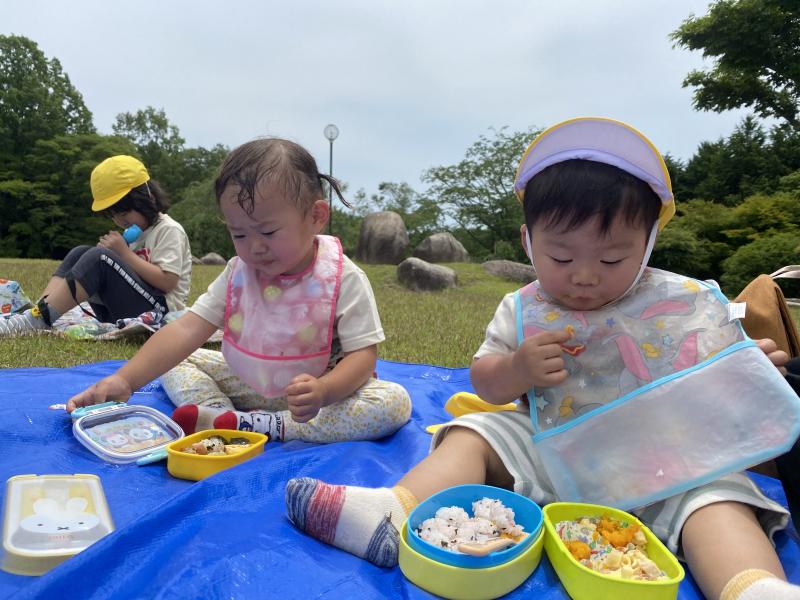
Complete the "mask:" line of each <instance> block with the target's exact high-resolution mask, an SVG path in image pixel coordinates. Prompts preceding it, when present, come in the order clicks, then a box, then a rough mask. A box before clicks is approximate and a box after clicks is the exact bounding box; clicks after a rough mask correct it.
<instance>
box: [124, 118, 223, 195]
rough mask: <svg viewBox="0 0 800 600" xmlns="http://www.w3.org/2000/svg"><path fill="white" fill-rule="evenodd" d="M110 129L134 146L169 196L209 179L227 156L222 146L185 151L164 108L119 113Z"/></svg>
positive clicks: (176, 128)
mask: <svg viewBox="0 0 800 600" xmlns="http://www.w3.org/2000/svg"><path fill="white" fill-rule="evenodd" d="M112 129H113V130H114V133H116V134H117V135H119V136H122V137H124V138H126V139H128V140H130V141H131V142H133V143H134V144H135V145H136V149H137V153H138V154H139V156H141V158H142V162H143V163H144V164H145V166H146V167H147V170H148V171H149V173H150V175H151V176H152V177H153V178H154V179H156V180H158V182H159V183H161V184H162V185H163V186H164V188H165V189H166V190H167V191H168V192H170V193H171V194H179V193H181V192H182V190H184V189H185V188H186V187H187V186H189V184H191V183H193V182H195V181H202V180H204V179H206V178H208V177H210V176H211V175H212V173H213V172H215V171H216V170H217V168H218V167H219V166H220V165H221V164H222V161H223V160H225V157H226V156H227V154H228V152H229V150H228V148H227V147H226V146H223V145H222V144H217V145H215V146H214V147H213V148H211V149H207V148H203V147H201V146H200V147H197V148H185V147H184V143H185V140H184V139H183V137H181V134H180V131H179V129H178V127H177V126H176V125H173V124H172V123H171V122H170V120H169V119H168V118H167V115H166V113H165V112H164V109H163V108H162V109H155V108H153V107H152V106H148V107H147V108H145V109H143V110H137V111H136V112H135V113H129V112H125V113H120V114H118V115H117V118H116V121H115V122H114V124H113V125H112Z"/></svg>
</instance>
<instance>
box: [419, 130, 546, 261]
mask: <svg viewBox="0 0 800 600" xmlns="http://www.w3.org/2000/svg"><path fill="white" fill-rule="evenodd" d="M491 131H492V132H493V134H494V135H493V137H487V136H485V135H481V136H480V137H479V138H478V141H477V142H475V143H474V144H473V145H472V146H470V147H469V148H468V149H467V152H466V156H465V157H464V159H463V160H462V161H461V162H459V163H458V164H455V165H450V166H445V167H434V168H432V169H429V170H427V171H426V172H425V173H424V174H423V177H422V179H423V181H425V182H426V183H429V184H430V188H429V189H428V196H430V197H431V198H434V199H437V200H438V204H439V206H441V207H442V210H443V211H444V212H445V213H446V214H447V215H448V217H450V218H452V219H453V220H454V221H455V222H456V224H457V225H458V228H457V231H458V232H459V233H458V234H457V236H458V237H459V240H460V241H461V243H462V244H464V246H465V247H466V248H467V250H468V251H469V252H470V254H472V255H477V256H478V257H481V258H483V257H487V256H494V255H496V249H497V248H503V249H504V250H503V253H504V254H505V253H506V251H507V246H506V245H507V244H508V243H509V242H511V243H512V244H513V246H512V248H514V249H515V256H514V258H516V259H518V260H527V259H526V258H525V255H524V253H523V251H522V248H521V247H519V244H516V243H514V240H517V239H519V227H520V224H522V221H523V216H522V207H521V206H520V203H519V201H518V200H517V197H516V195H515V194H514V190H513V186H514V175H515V173H516V168H517V165H518V164H519V161H520V158H521V157H522V153H523V152H524V151H525V147H526V146H527V144H528V143H529V142H530V141H531V140H532V139H533V138H534V137H535V136H536V133H537V131H536V130H534V129H529V130H527V131H516V132H512V133H507V132H506V129H505V128H502V129H499V130H494V129H492V130H491ZM447 208H449V209H450V210H449V211H448V210H446V209H447ZM462 236H464V237H462ZM506 258H511V257H506Z"/></svg>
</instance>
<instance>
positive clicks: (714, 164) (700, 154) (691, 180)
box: [680, 116, 800, 206]
mask: <svg viewBox="0 0 800 600" xmlns="http://www.w3.org/2000/svg"><path fill="white" fill-rule="evenodd" d="M798 133H800V130H798V132H797V133H795V135H791V134H790V133H789V132H788V131H787V130H786V128H773V130H772V132H771V134H770V136H772V137H770V136H768V135H767V134H766V133H765V132H764V129H763V128H762V127H761V125H759V124H758V122H757V121H756V120H755V119H754V118H753V117H751V116H748V117H745V118H744V119H742V121H741V122H740V123H739V125H737V126H736V128H735V129H734V131H733V133H732V134H731V135H730V137H728V139H726V140H725V139H720V140H718V141H716V142H702V143H701V144H700V146H699V147H698V148H697V152H696V153H695V155H694V156H693V157H692V158H691V159H690V160H689V162H688V163H687V164H686V167H685V169H684V170H683V173H682V176H681V180H680V181H681V187H682V191H683V192H684V193H687V192H688V193H687V196H688V197H689V198H703V199H705V200H712V201H714V202H719V203H722V204H727V205H728V206H734V205H736V204H739V203H740V202H742V201H743V200H744V199H745V198H746V197H747V196H750V195H752V194H755V193H759V192H764V193H770V192H773V191H775V190H776V189H777V188H778V184H779V179H780V177H782V176H783V175H787V174H789V173H790V172H791V171H792V170H793V168H792V166H791V165H792V164H794V163H796V162H798V161H800V154H798V149H800V141H799V140H798Z"/></svg>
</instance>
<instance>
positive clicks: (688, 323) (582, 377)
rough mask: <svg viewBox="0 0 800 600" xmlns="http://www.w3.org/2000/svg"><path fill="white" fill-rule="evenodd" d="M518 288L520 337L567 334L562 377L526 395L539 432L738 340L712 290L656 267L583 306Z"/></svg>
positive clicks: (735, 326) (732, 323)
mask: <svg viewBox="0 0 800 600" xmlns="http://www.w3.org/2000/svg"><path fill="white" fill-rule="evenodd" d="M517 294H518V296H517V316H518V328H517V329H518V334H519V335H520V336H521V337H520V339H519V341H520V342H521V341H522V338H523V337H530V336H532V335H535V334H536V333H539V332H542V331H548V330H555V329H563V330H565V331H567V332H569V333H571V334H572V338H571V339H570V340H569V341H567V342H566V343H565V344H563V345H562V348H563V350H564V352H563V354H562V357H563V358H564V361H565V363H566V365H565V366H566V370H567V372H568V373H569V377H568V378H567V380H566V381H565V382H564V383H563V384H561V385H558V386H554V387H549V388H543V389H534V390H532V393H529V399H530V400H531V401H532V408H531V411H532V414H533V415H535V416H534V427H535V428H536V430H537V431H543V430H546V429H552V428H554V427H558V426H560V425H564V424H565V423H567V422H569V421H570V420H572V419H574V418H576V417H579V416H581V415H584V414H587V413H589V412H591V411H592V410H593V409H596V408H599V407H601V406H603V405H605V404H608V403H609V402H611V401H613V400H616V399H617V398H620V397H622V396H624V395H625V394H628V393H630V392H632V391H634V390H636V389H637V388H640V387H642V386H644V385H647V384H649V383H652V382H653V381H656V380H658V379H661V378H662V377H667V376H669V375H672V374H674V373H676V372H679V371H682V370H684V369H687V368H689V367H692V366H694V365H696V364H698V363H701V362H703V361H705V360H706V359H708V358H711V357H712V356H714V355H715V354H716V353H718V352H719V351H721V350H723V349H725V348H727V347H728V346H730V345H731V344H734V343H736V342H740V341H742V340H743V339H744V334H743V332H742V329H741V327H740V326H739V324H738V323H737V322H735V321H731V320H730V319H729V318H728V312H727V309H726V307H725V305H724V304H723V302H721V301H720V296H721V293H720V292H719V290H717V288H715V287H713V286H711V285H710V284H707V283H704V282H700V281H697V280H695V279H691V278H688V277H683V276H681V275H676V274H675V273H669V272H667V271H660V270H658V269H647V270H645V272H644V273H643V275H642V278H641V279H640V281H639V283H638V284H637V286H636V288H635V289H634V290H633V291H632V293H631V294H628V295H627V296H625V297H624V298H622V299H621V300H619V301H618V302H615V303H612V304H610V305H607V306H604V307H602V308H599V309H597V310H593V311H589V312H583V311H573V310H569V309H565V308H563V307H560V306H558V305H555V304H553V303H552V302H551V301H549V300H548V298H547V297H546V295H545V294H544V293H543V292H542V291H541V289H540V287H539V283H538V282H537V281H534V282H532V283H530V284H528V285H527V286H525V287H524V288H522V289H521V290H519V292H517ZM520 326H521V328H520ZM533 406H535V410H534V409H533Z"/></svg>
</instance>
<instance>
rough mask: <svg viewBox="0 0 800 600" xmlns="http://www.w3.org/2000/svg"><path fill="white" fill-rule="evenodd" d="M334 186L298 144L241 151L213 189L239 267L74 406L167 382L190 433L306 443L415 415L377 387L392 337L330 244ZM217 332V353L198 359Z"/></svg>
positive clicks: (383, 431) (270, 143)
mask: <svg viewBox="0 0 800 600" xmlns="http://www.w3.org/2000/svg"><path fill="white" fill-rule="evenodd" d="M323 180H325V181H327V183H328V184H329V185H330V186H331V187H332V189H333V190H334V191H336V194H337V196H339V198H340V199H341V200H342V201H343V202H344V199H343V198H342V196H341V192H340V189H339V186H338V184H337V182H336V180H334V179H332V178H331V177H329V176H327V175H325V174H322V173H320V172H319V171H318V169H317V165H316V162H315V161H314V158H313V157H312V156H311V155H310V154H309V153H308V152H307V151H306V150H305V149H304V148H302V147H301V146H299V145H297V144H295V143H293V142H290V141H288V140H283V139H279V138H264V139H258V140H254V141H252V142H248V143H246V144H244V145H242V146H240V147H238V148H236V149H235V150H234V151H233V152H231V154H230V155H229V156H228V157H227V159H226V160H225V162H224V164H223V165H222V168H221V170H220V174H219V177H218V178H217V180H216V182H215V192H216V195H217V201H218V203H219V206H220V209H221V211H222V214H223V217H224V219H225V223H226V225H227V227H228V230H229V232H230V234H231V237H232V238H233V243H234V247H235V248H236V253H237V256H235V257H234V258H232V259H231V260H230V261H229V262H228V264H227V266H226V267H225V269H224V271H223V272H222V273H221V274H220V275H219V277H217V279H215V280H214V281H213V282H212V283H211V285H210V286H209V287H208V290H207V291H206V293H204V294H203V295H201V296H200V297H199V298H198V299H197V301H196V302H195V303H194V305H193V306H192V307H191V308H190V309H189V310H188V311H187V314H185V315H184V316H182V317H180V318H179V319H177V320H175V321H174V322H172V323H170V324H169V325H167V326H166V327H164V328H163V329H162V330H161V331H159V332H158V333H156V334H155V335H154V336H153V337H152V338H151V339H150V340H148V342H147V343H146V344H145V345H144V346H143V347H142V349H141V350H140V351H139V352H138V353H137V354H136V355H135V356H134V357H133V358H132V359H131V360H130V361H128V363H127V364H125V365H124V366H123V367H121V368H120V370H119V371H117V372H116V373H114V374H113V375H110V376H109V377H106V378H105V379H103V380H101V381H99V382H98V383H96V384H94V385H93V386H91V387H90V388H88V389H87V390H85V391H83V392H81V393H80V394H77V395H76V396H74V397H73V398H71V399H70V401H69V403H68V405H67V408H68V410H70V411H72V410H74V409H75V408H77V407H80V406H86V405H90V404H96V403H98V402H104V401H107V400H119V401H125V400H127V399H128V398H129V397H130V395H131V393H132V391H133V390H135V389H137V388H138V387H140V386H141V385H144V384H145V383H147V382H148V381H151V380H152V379H154V378H155V377H157V376H159V375H161V383H162V385H163V386H164V389H165V390H166V392H167V394H168V395H169V397H170V399H171V400H172V402H173V403H174V404H175V405H176V406H177V407H178V408H176V410H175V412H174V413H173V418H174V419H175V420H176V421H177V422H178V423H179V424H180V425H181V427H182V428H183V430H184V431H185V432H186V433H187V434H188V433H192V432H194V431H199V430H205V429H239V430H246V431H256V432H259V433H267V434H269V435H270V437H271V438H272V439H275V440H292V439H301V440H304V441H309V442H336V441H345V440H366V439H377V438H380V437H383V436H386V435H389V434H390V433H393V432H394V431H396V430H397V429H399V428H400V427H401V426H402V425H403V424H405V423H406V421H408V418H409V416H410V414H411V400H410V398H409V395H408V392H406V390H405V389H404V388H403V387H402V386H400V385H398V384H396V383H393V382H390V381H383V380H379V379H376V378H375V377H374V370H375V363H376V360H377V345H378V344H379V343H380V342H382V341H383V340H384V339H385V338H384V334H383V328H382V327H381V322H380V317H379V316H378V311H377V307H376V304H375V298H374V295H373V293H372V288H371V287H370V283H369V280H368V279H367V277H366V275H365V274H364V272H363V271H362V270H361V269H359V268H358V267H357V266H356V265H355V264H354V263H353V262H352V261H351V260H350V259H349V258H347V256H345V255H344V254H343V252H342V246H341V243H340V242H339V240H338V239H337V238H335V237H331V236H327V235H321V232H322V231H323V229H324V227H325V225H326V224H327V222H328V218H329V216H330V208H329V205H328V203H327V202H326V201H325V199H324V191H323V188H322V181H323ZM217 329H222V330H223V332H224V333H223V341H222V351H221V352H218V351H215V350H208V349H203V348H200V346H202V344H203V343H204V342H205V341H206V340H207V339H208V338H209V336H210V335H211V334H212V333H214V332H215V331H216V330H217Z"/></svg>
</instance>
